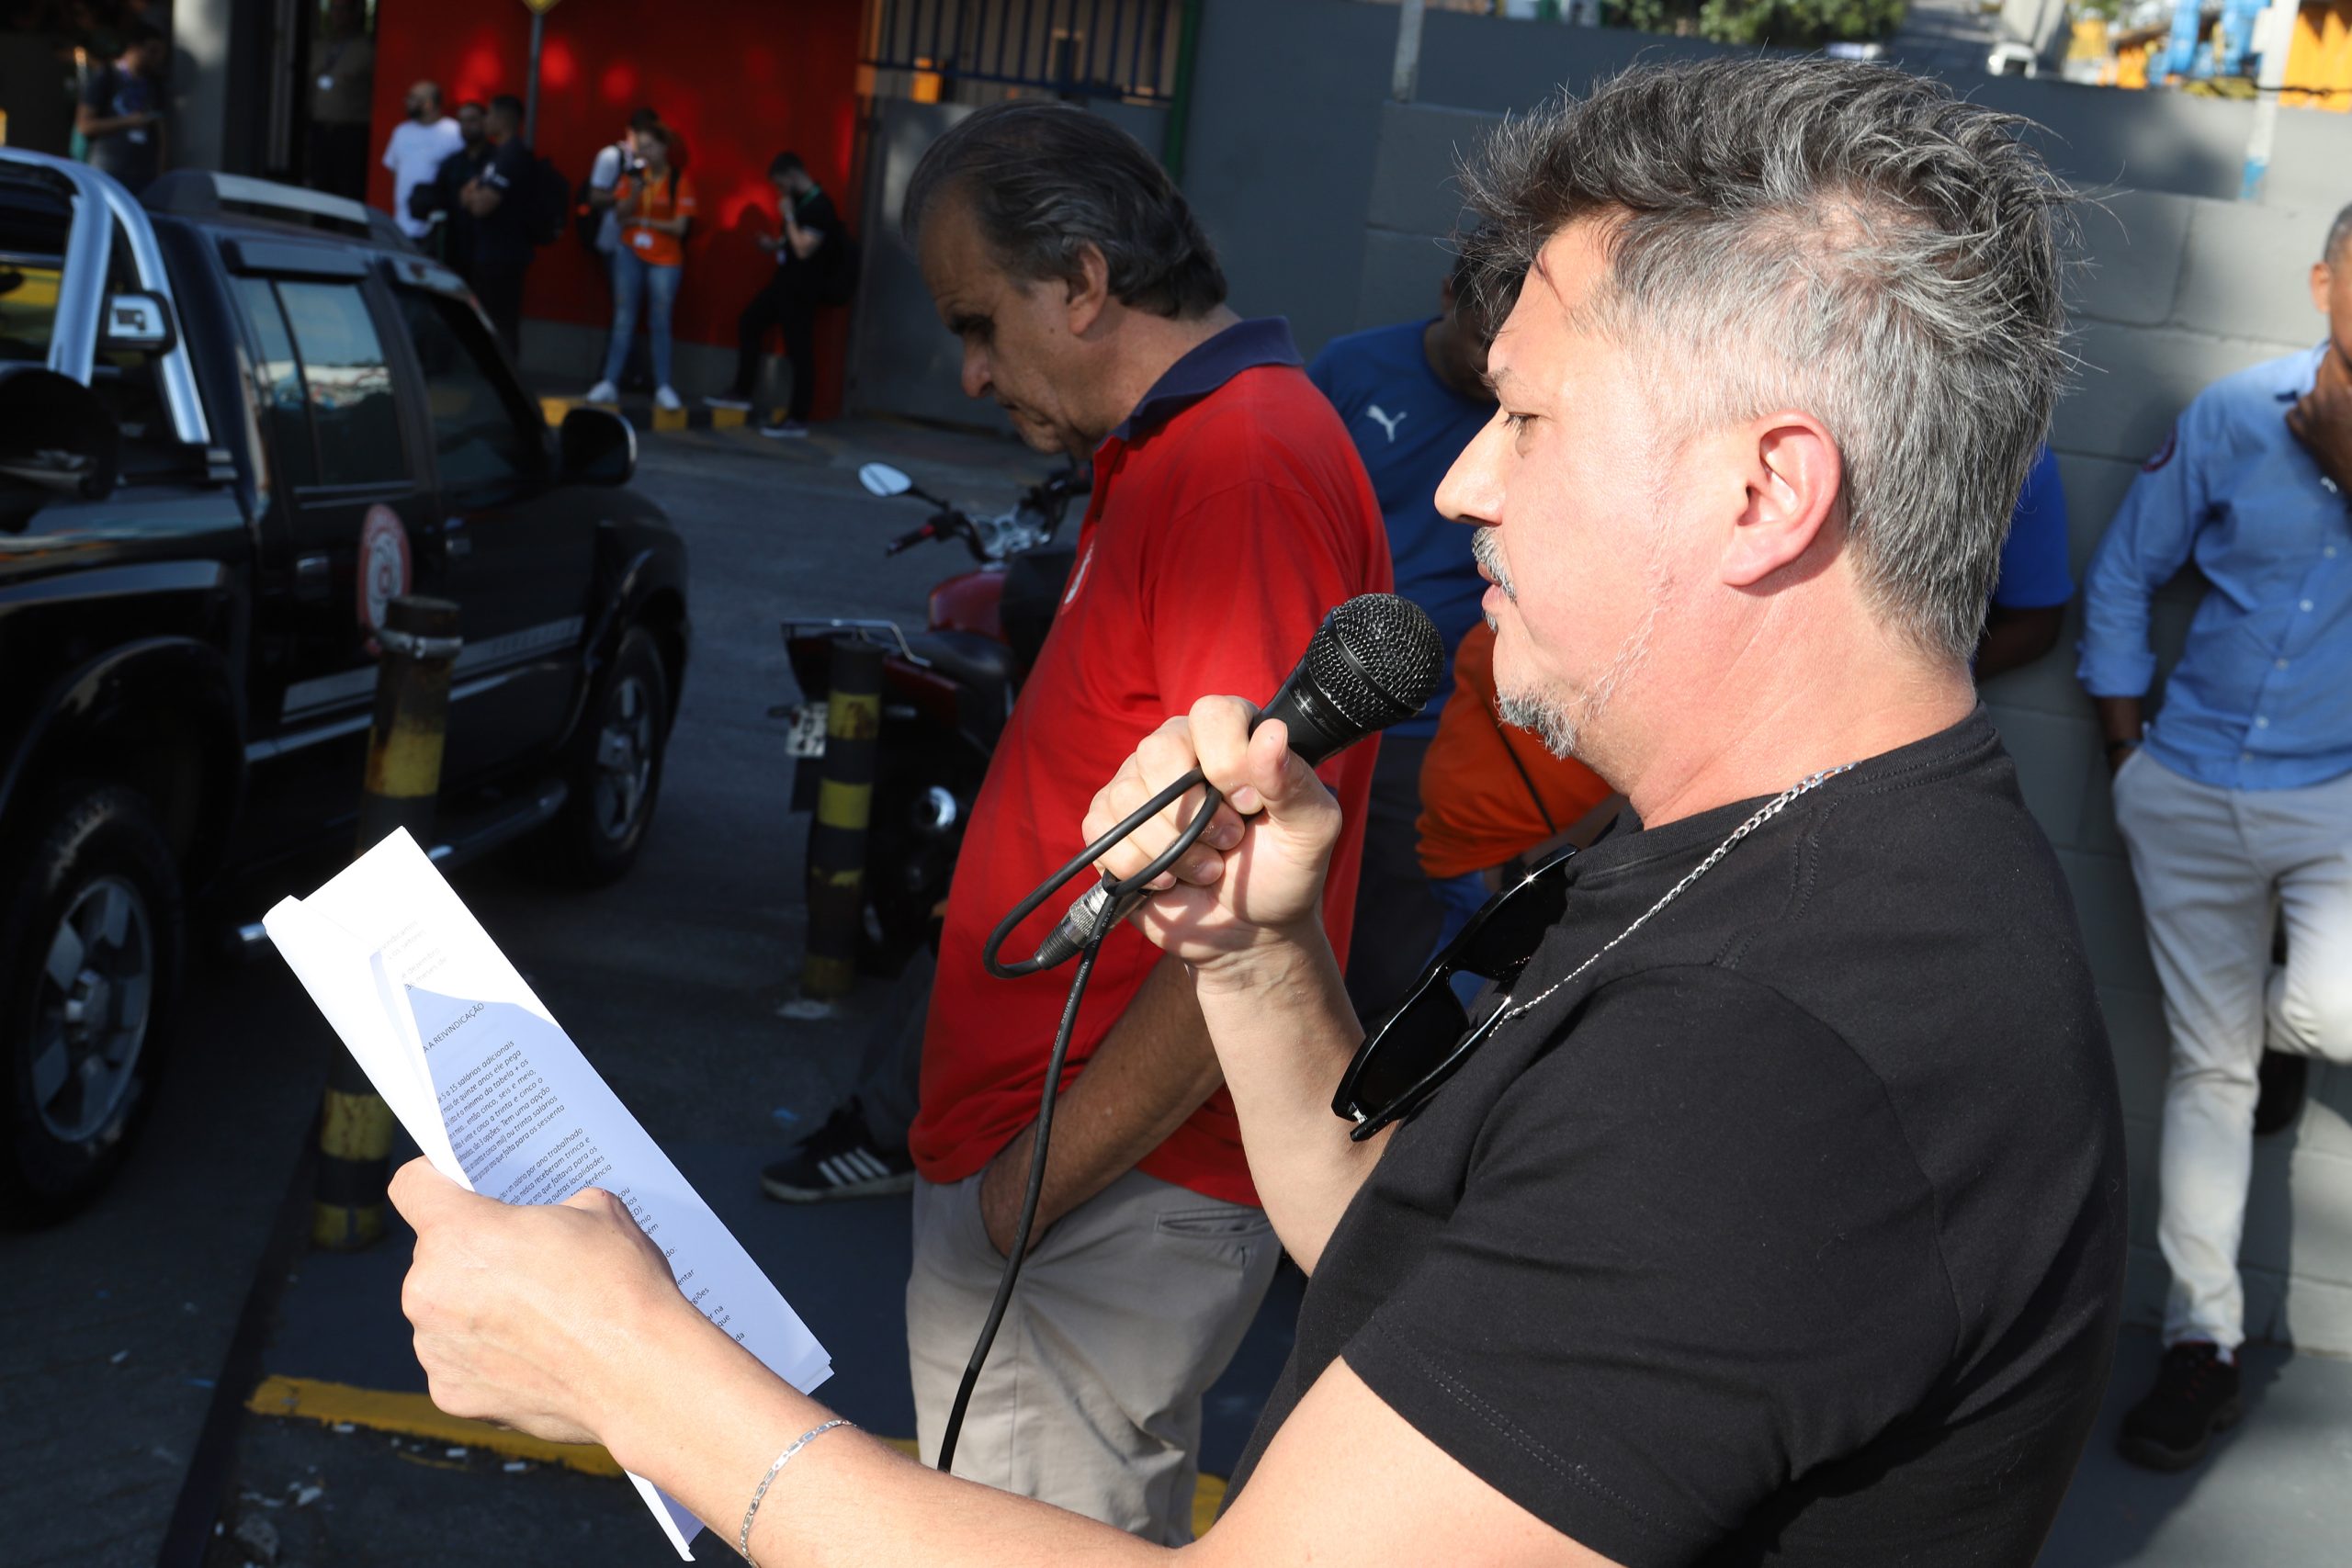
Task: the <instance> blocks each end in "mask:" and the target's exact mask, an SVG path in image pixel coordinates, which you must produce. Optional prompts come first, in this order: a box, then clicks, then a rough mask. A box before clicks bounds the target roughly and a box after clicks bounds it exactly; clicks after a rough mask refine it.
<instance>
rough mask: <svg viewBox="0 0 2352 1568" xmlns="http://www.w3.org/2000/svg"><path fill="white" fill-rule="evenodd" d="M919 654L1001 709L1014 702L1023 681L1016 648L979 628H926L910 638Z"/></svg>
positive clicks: (934, 668) (951, 678)
mask: <svg viewBox="0 0 2352 1568" xmlns="http://www.w3.org/2000/svg"><path fill="white" fill-rule="evenodd" d="M907 646H908V647H909V648H910V649H912V650H913V652H914V654H915V657H916V658H918V659H921V660H922V661H923V662H925V663H926V664H929V665H930V666H931V667H932V668H933V670H936V671H939V673H940V674H942V675H944V676H946V677H947V678H948V679H949V680H952V681H955V682H957V683H958V684H960V685H962V686H964V687H965V688H966V689H967V690H968V691H971V692H974V693H977V694H980V695H981V696H982V698H983V699H984V700H985V701H986V704H987V706H988V707H989V708H990V709H992V710H993V711H995V712H997V713H1002V712H1004V711H1005V710H1006V709H1007V708H1008V707H1009V706H1010V705H1011V704H1010V698H1011V696H1012V692H1013V689H1014V687H1015V686H1016V685H1018V684H1019V682H1020V664H1019V661H1018V660H1015V659H1014V657H1013V653H1012V649H1010V648H1007V647H1006V646H1005V645H1004V644H1002V643H1001V642H999V641H997V640H996V639H995V638H994V637H982V636H980V635H979V634H978V632H925V633H922V635H920V636H917V637H909V638H908V639H907Z"/></svg>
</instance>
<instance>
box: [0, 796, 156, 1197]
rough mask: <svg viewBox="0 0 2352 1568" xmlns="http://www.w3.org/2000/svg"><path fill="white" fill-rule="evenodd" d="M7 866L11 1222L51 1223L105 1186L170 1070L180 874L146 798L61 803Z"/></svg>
mask: <svg viewBox="0 0 2352 1568" xmlns="http://www.w3.org/2000/svg"><path fill="white" fill-rule="evenodd" d="M29 829H30V830H29V831H28V833H27V834H25V835H22V836H19V837H17V838H16V839H14V840H13V843H14V844H15V845H16V846H17V852H16V853H14V854H11V855H9V856H7V857H6V861H5V863H4V864H0V872H4V873H5V874H6V883H5V884H0V886H5V888H6V906H5V909H0V1058H4V1059H5V1066H6V1075H7V1085H6V1115H5V1118H0V1218H5V1219H6V1221H7V1222H9V1223H11V1224H38V1223H40V1222H43V1221H48V1220H54V1219H57V1218H60V1217H62V1216H63V1215H64V1214H66V1213H70V1212H71V1211H72V1210H73V1209H74V1208H75V1207H76V1206H77V1205H79V1204H81V1203H82V1202H84V1201H87V1200H88V1199H89V1198H90V1197H92V1196H93V1195H94V1194H96V1192H97V1191H98V1190H99V1189H101V1188H102V1187H104V1186H105V1185H106V1183H107V1180H108V1179H110V1178H111V1177H112V1176H113V1175H114V1172H115V1169H116V1168H117V1167H119V1165H120V1164H121V1163H122V1159H123V1156H125V1155H126V1154H127V1153H128V1152H129V1150H130V1142H131V1139H132V1137H133V1135H134V1134H136V1133H137V1131H138V1129H139V1124H140V1122H141V1120H142V1118H143V1117H144V1116H145V1114H146V1111H147V1108H148V1105H149V1102H150V1100H152V1098H153V1087H154V1082H155V1075H156V1072H157V1070H158V1069H159V1068H160V1066H162V1063H163V1056H164V1049H163V1047H164V1031H163V1027H162V1026H163V1021H164V1020H165V1019H166V1018H168V1017H169V1015H170V1007H171V1002H172V998H173V995H174V992H175V989H176V987H177V984H178V980H179V964H180V955H181V948H182V941H183V935H182V931H181V925H180V919H181V917H180V884H179V873H178V870H177V868H176V867H175V865H174V863H173V861H172V853H171V848H170V846H169V845H168V844H167V843H166V842H165V841H164V835H163V831H162V829H160V828H158V827H157V825H156V822H155V816H154V813H153V810H152V809H151V808H150V807H149V806H148V804H147V801H146V798H145V797H144V796H142V795H140V794H138V793H137V792H136V791H134V790H130V789H125V788H122V787H120V786H119V785H112V784H88V785H83V786H80V787H78V788H75V789H72V790H68V791H64V792H62V793H61V794H60V795H56V796H54V797H52V801H51V806H50V807H49V809H48V810H47V811H45V812H43V813H42V814H41V815H40V817H39V818H37V819H35V820H34V821H33V822H32V823H30V824H29Z"/></svg>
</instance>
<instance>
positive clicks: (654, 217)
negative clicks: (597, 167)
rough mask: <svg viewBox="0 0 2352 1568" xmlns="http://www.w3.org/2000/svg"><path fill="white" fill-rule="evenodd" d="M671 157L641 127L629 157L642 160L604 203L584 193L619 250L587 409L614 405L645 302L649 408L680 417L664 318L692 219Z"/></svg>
mask: <svg viewBox="0 0 2352 1568" xmlns="http://www.w3.org/2000/svg"><path fill="white" fill-rule="evenodd" d="M637 152H638V156H639V158H640V159H642V160H643V163H642V164H641V165H640V166H639V168H638V169H636V170H635V171H633V172H631V173H629V174H627V175H622V176H621V178H620V179H619V181H618V182H616V184H615V185H614V186H613V189H612V194H611V195H610V196H609V197H606V196H605V195H603V193H601V192H597V193H592V196H591V199H592V200H594V201H596V202H597V204H598V205H599V206H602V205H604V204H605V202H606V201H609V202H610V203H611V204H612V208H613V210H614V211H615V212H616V213H617V214H618V215H619V217H620V247H619V248H618V249H617V250H616V251H615V252H614V253H613V337H612V343H611V344H610V346H608V347H607V348H606V349H605V374H604V376H603V378H601V379H599V380H598V381H597V383H596V384H595V385H594V386H593V387H591V388H589V389H588V401H590V402H592V403H609V402H615V401H617V400H619V398H620V389H619V388H618V387H616V385H615V383H616V381H618V380H619V379H620V374H621V367H622V365H623V364H625V363H626V362H627V361H628V344H629V339H630V338H632V337H634V336H636V335H637V300H638V296H639V294H640V293H642V294H643V295H644V296H645V298H646V300H647V301H648V311H647V322H646V325H647V329H648V335H649V336H650V337H651V338H652V340H653V380H654V389H653V404H654V406H655V407H656V408H662V409H682V408H684V407H685V406H686V405H685V404H684V403H683V402H681V401H680V400H679V399H678V393H677V389H675V388H673V387H672V386H671V385H670V310H671V308H672V307H673V305H675V304H676V303H677V300H678V280H679V278H680V277H681V276H684V272H685V262H686V246H685V238H686V230H687V229H688V228H689V227H690V226H691V225H692V224H693V222H694V218H695V182H694V180H693V178H692V177H691V176H689V175H687V174H686V173H685V172H684V170H682V169H680V168H679V167H678V166H677V165H676V164H673V162H672V161H671V154H672V152H673V144H672V142H671V138H670V132H669V131H668V130H666V129H665V128H663V127H662V126H659V125H653V126H648V127H646V128H644V129H643V130H639V132H638V133H637Z"/></svg>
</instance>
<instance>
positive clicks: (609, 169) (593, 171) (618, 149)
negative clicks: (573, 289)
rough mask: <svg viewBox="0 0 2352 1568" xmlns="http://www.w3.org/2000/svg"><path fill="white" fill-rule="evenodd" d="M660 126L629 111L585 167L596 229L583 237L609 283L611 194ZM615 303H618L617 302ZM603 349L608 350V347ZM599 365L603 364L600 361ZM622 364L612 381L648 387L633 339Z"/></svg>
mask: <svg viewBox="0 0 2352 1568" xmlns="http://www.w3.org/2000/svg"><path fill="white" fill-rule="evenodd" d="M661 124H662V117H661V115H660V114H658V113H657V112H655V111H654V109H653V108H652V107H650V106H646V107H638V108H635V109H632V110H630V111H629V117H628V124H627V125H625V126H623V127H622V128H621V133H620V136H619V138H618V139H617V140H616V141H608V142H606V143H605V145H604V146H602V147H600V148H598V149H597V150H596V157H595V161H594V163H592V164H589V166H588V178H587V179H586V180H585V181H583V182H582V186H581V197H582V200H583V201H584V202H585V204H586V206H587V207H588V209H590V210H591V211H593V212H594V214H595V227H594V230H593V231H587V232H586V233H584V234H583V236H582V237H583V238H586V239H587V240H588V242H589V245H590V248H591V249H593V250H594V251H595V253H596V255H597V257H598V259H599V260H601V261H602V262H603V263H604V270H605V278H606V279H607V280H608V281H609V280H611V279H613V278H614V277H615V276H616V265H615V264H616V258H617V257H618V256H619V254H620V248H621V220H620V214H619V213H618V212H617V211H616V210H615V209H614V207H613V191H614V188H615V187H616V186H618V185H619V184H620V183H621V181H622V180H623V179H624V178H626V177H627V176H628V175H634V174H636V173H637V172H638V171H639V169H642V168H643V167H644V166H645V160H644V157H643V155H642V154H641V153H640V152H639V147H640V146H641V145H642V139H643V138H644V136H645V135H646V133H647V132H649V131H651V130H656V129H658V128H659V127H660V126H661ZM679 151H680V150H679V149H678V147H677V146H676V145H675V144H674V143H673V144H672V146H671V148H670V152H671V154H672V157H671V162H672V163H673V164H675V163H677V162H678V158H677V156H676V154H677V153H678V152H679ZM615 302H616V303H617V302H618V301H617V299H616V301H615ZM605 346H606V347H607V348H608V349H609V348H610V347H611V344H606V345H605ZM598 363H599V364H602V363H603V361H602V360H601V359H599V360H598ZM621 363H622V366H623V370H622V373H621V375H620V376H618V377H616V378H612V379H614V380H616V381H617V382H618V383H619V384H620V385H622V386H625V387H628V389H630V390H632V391H642V390H643V389H645V388H646V387H647V385H649V375H650V372H649V371H648V369H647V366H646V358H645V351H644V350H643V349H641V348H639V347H638V345H637V341H636V339H635V338H634V337H632V338H631V339H630V340H629V344H628V349H627V350H626V351H625V356H624V357H623V359H622V361H621Z"/></svg>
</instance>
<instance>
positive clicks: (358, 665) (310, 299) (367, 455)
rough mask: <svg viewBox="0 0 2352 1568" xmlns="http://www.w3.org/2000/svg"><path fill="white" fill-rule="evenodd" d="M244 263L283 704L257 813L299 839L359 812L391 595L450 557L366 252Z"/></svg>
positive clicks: (264, 721)
mask: <svg viewBox="0 0 2352 1568" xmlns="http://www.w3.org/2000/svg"><path fill="white" fill-rule="evenodd" d="M237 260H238V262H239V264H240V265H236V266H235V267H234V268H233V269H232V290H233V291H234V293H235V295H236V298H237V301H238V304H239V306H240V314H241V315H242V316H243V319H244V323H245V327H246V332H247V338H248V342H247V353H248V355H250V359H251V364H252V367H253V384H254V397H255V401H256V403H257V405H258V408H257V416H258V418H259V420H260V422H261V423H262V426H263V429H264V432H265V434H266V440H267V445H268V450H269V452H270V455H271V458H272V468H271V475H270V479H271V482H270V484H269V487H268V504H267V507H266V511H265V513H264V516H263V520H262V547H263V561H264V570H265V573H266V582H265V590H264V592H262V593H261V594H259V595H257V622H256V626H255V633H256V637H257V638H258V639H259V646H258V648H257V654H258V659H257V662H259V663H263V664H266V666H267V667H268V668H270V669H271V670H272V671H274V675H275V678H274V679H273V680H272V681H271V682H270V685H271V687H272V688H274V693H275V696H276V699H277V702H276V709H277V711H276V712H275V713H269V712H267V711H266V709H265V710H264V711H262V712H257V713H256V715H255V717H256V720H257V723H256V731H257V739H256V740H255V743H254V745H253V746H252V748H250V751H251V754H252V761H254V764H255V769H256V773H255V784H256V791H257V795H258V796H259V798H257V799H256V801H255V804H256V806H262V807H283V809H264V810H260V811H256V812H253V813H248V822H249V825H250V826H251V827H252V828H254V829H255V830H257V831H259V832H260V833H261V834H262V835H263V836H264V838H265V839H266V838H268V837H269V834H270V829H271V826H272V824H273V823H276V824H280V825H285V826H286V827H287V828H288V830H289V831H290V830H292V829H293V827H294V826H296V825H300V826H302V827H307V828H314V827H315V826H316V825H317V824H319V823H321V822H324V821H333V820H336V819H338V818H344V817H345V816H347V815H348V814H349V813H351V812H353V811H356V808H357V802H358V795H359V785H360V774H361V769H362V765H363V762H364V759H365V756H366V748H367V731H368V721H369V717H370V714H371V710H372V705H373V699H374V696H375V690H376V665H377V655H378V644H377V642H376V638H375V633H376V630H377V629H378V627H379V625H380V621H381V616H382V615H383V608H384V604H385V602H386V601H387V600H388V599H389V598H390V597H391V596H392V595H394V594H397V593H402V592H433V591H435V590H436V589H437V588H438V586H439V585H438V583H437V582H436V581H435V577H436V576H437V573H436V572H435V565H436V562H437V557H438V550H437V548H436V547H435V545H436V542H435V531H436V522H435V510H434V506H433V501H434V497H433V495H432V492H431V491H430V489H429V487H428V486H427V485H426V484H425V483H424V482H422V480H421V479H420V477H419V465H418V464H417V462H416V461H415V460H414V458H415V449H416V448H417V446H419V445H420V443H419V441H418V438H417V433H416V432H415V431H414V430H413V429H411V428H409V427H408V424H407V422H406V419H405V416H404V414H403V412H402V410H401V402H400V399H399V398H398V397H397V395H396V387H395V382H394V378H393V376H394V372H393V365H392V361H391V360H390V357H389V356H388V354H387V344H388V342H391V341H396V340H393V339H392V338H391V335H390V327H391V323H390V322H388V321H387V320H386V319H385V318H384V316H383V314H382V312H383V310H385V309H386V302H385V301H384V300H383V299H381V298H380V285H376V286H373V287H371V284H372V280H371V278H370V277H369V276H368V268H367V267H366V265H364V262H363V261H362V260H361V259H360V258H358V257H356V256H353V255H350V254H348V253H345V252H338V251H334V250H332V249H330V248H328V247H324V246H307V245H298V244H290V243H286V244H280V243H272V244H268V245H258V244H247V245H245V246H243V248H242V250H241V251H240V253H239V254H238V257H237ZM273 590H274V591H273ZM256 695H257V697H261V698H262V699H263V700H264V702H266V697H267V694H256ZM275 847H280V846H277V845H275V844H255V845H254V848H255V849H267V848H275Z"/></svg>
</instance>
